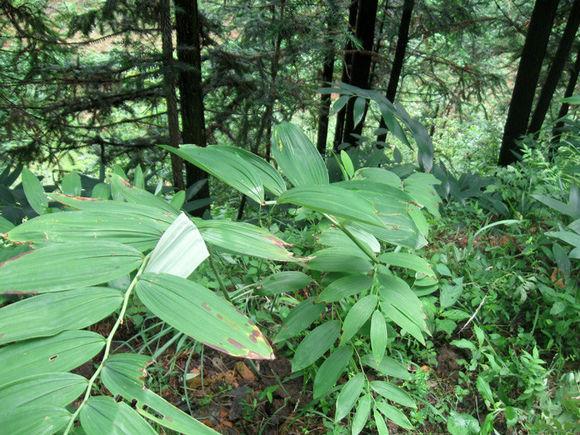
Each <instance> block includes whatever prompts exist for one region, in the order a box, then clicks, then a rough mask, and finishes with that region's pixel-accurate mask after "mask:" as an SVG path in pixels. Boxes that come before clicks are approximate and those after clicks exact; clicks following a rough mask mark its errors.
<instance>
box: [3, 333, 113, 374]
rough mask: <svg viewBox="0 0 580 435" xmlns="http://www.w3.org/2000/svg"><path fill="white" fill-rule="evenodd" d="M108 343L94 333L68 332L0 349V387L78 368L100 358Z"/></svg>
mask: <svg viewBox="0 0 580 435" xmlns="http://www.w3.org/2000/svg"><path fill="white" fill-rule="evenodd" d="M104 346H105V339H104V338H103V337H102V336H100V335H99V334H97V333H96V332H91V331H65V332H62V333H60V334H58V335H55V336H54V337H49V338H39V339H34V340H26V341H21V342H19V343H14V344H11V345H8V346H4V347H2V348H0V385H4V384H7V383H9V382H12V381H15V380H17V379H20V378H21V377H22V376H23V375H26V376H30V375H35V374H42V373H51V372H64V371H68V370H72V369H75V368H77V367H78V366H80V365H82V364H84V363H85V362H87V361H89V360H90V359H91V358H93V357H94V356H95V355H96V354H98V353H99V352H100V351H101V349H102V348H103V347H104Z"/></svg>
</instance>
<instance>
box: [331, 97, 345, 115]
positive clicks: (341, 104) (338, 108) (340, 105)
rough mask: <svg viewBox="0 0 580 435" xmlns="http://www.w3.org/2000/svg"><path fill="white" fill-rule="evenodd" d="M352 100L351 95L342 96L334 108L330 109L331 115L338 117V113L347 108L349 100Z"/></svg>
mask: <svg viewBox="0 0 580 435" xmlns="http://www.w3.org/2000/svg"><path fill="white" fill-rule="evenodd" d="M349 99H350V95H341V96H340V97H339V98H338V99H337V100H336V101H335V102H334V104H333V105H332V107H331V108H330V113H329V115H330V116H332V115H336V114H337V113H338V112H340V111H341V110H342V109H343V108H344V106H346V103H348V100H349Z"/></svg>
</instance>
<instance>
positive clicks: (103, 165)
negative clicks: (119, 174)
mask: <svg viewBox="0 0 580 435" xmlns="http://www.w3.org/2000/svg"><path fill="white" fill-rule="evenodd" d="M100 151H101V153H100V154H101V156H100V157H101V158H100V159H99V160H100V162H99V163H100V164H99V181H100V182H101V183H102V182H103V181H105V171H106V169H107V156H106V155H105V144H104V143H102V144H100Z"/></svg>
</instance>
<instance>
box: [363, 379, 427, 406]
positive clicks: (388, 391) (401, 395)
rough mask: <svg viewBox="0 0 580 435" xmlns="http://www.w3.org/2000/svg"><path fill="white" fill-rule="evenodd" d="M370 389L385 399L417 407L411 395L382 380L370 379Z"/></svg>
mask: <svg viewBox="0 0 580 435" xmlns="http://www.w3.org/2000/svg"><path fill="white" fill-rule="evenodd" d="M371 389H372V390H373V391H374V392H376V393H377V394H380V395H381V396H383V397H384V398H385V399H387V400H390V401H392V402H395V403H398V404H399V405H403V406H407V407H409V408H414V409H416V408H417V404H416V403H415V401H414V400H413V399H411V397H410V396H409V395H408V394H407V393H405V392H404V391H403V390H401V389H400V388H399V387H397V386H395V385H393V384H390V383H388V382H384V381H372V382H371Z"/></svg>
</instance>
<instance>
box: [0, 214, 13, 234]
mask: <svg viewBox="0 0 580 435" xmlns="http://www.w3.org/2000/svg"><path fill="white" fill-rule="evenodd" d="M12 228H14V224H13V223H12V222H10V221H9V220H8V219H6V218H4V217H2V216H0V233H7V232H8V231H10V230H11V229H12Z"/></svg>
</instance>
